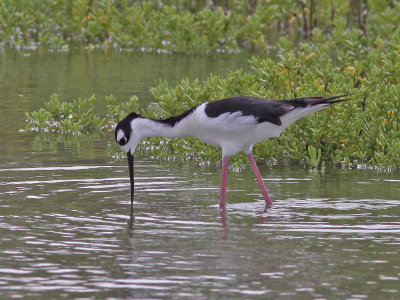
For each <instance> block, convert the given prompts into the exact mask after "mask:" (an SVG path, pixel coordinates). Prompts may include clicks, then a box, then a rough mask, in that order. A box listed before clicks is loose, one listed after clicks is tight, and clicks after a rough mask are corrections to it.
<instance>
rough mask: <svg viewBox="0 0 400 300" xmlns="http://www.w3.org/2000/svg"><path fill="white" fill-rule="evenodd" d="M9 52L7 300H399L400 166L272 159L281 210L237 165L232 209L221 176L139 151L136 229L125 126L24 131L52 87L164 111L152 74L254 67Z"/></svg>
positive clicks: (4, 133) (3, 228) (3, 166)
mask: <svg viewBox="0 0 400 300" xmlns="http://www.w3.org/2000/svg"><path fill="white" fill-rule="evenodd" d="M136 55H138V57H136ZM1 59H2V67H1V69H0V74H1V75H0V76H1V77H0V78H1V84H0V91H1V93H0V98H1V99H0V100H1V101H0V105H1V106H2V109H1V110H0V111H1V120H2V125H3V126H2V127H1V129H0V130H1V132H0V133H1V135H0V143H1V145H2V146H1V156H0V253H1V254H0V298H4V299H9V298H23V299H26V298H45V297H47V298H68V299H70V298H84V299H104V298H108V299H116V298H117V299H119V298H122V299H130V298H138V299H140V298H160V299H176V298H197V299H215V298H236V299H237V298H245V299H398V298H399V296H400V282H399V279H400V220H399V215H400V200H399V199H400V177H399V175H398V173H377V172H375V171H371V170H328V171H327V172H326V173H325V174H321V173H318V172H310V171H308V170H305V169H303V168H299V167H279V166H275V167H270V166H267V165H265V164H262V163H260V172H261V174H262V176H263V179H264V182H265V184H266V186H267V188H268V190H269V193H270V196H271V199H272V200H273V202H274V207H273V208H272V209H269V210H267V211H265V206H264V201H263V198H262V194H261V193H260V191H259V189H258V186H257V183H256V181H255V179H254V178H253V175H252V171H251V168H249V167H248V168H245V169H243V170H242V171H241V172H233V171H232V170H231V171H230V172H229V174H228V192H227V202H228V206H227V209H226V211H225V212H221V211H219V209H218V198H219V180H220V170H219V168H218V167H199V166H196V165H194V164H191V163H188V164H179V163H175V164H174V163H164V162H159V161H155V160H152V159H150V158H147V157H138V158H137V161H136V169H135V174H136V197H135V210H136V212H135V216H136V217H135V223H134V226H133V230H130V229H129V228H128V226H127V221H128V220H129V205H130V203H129V176H128V170H127V166H126V162H124V161H118V162H116V161H114V160H113V159H111V158H110V156H109V155H108V152H109V151H110V149H112V148H111V147H113V146H112V144H113V137H112V133H106V134H104V135H101V136H98V137H94V138H89V139H83V140H78V141H77V140H74V139H71V138H65V137H59V136H56V135H51V136H41V135H34V134H30V133H29V134H26V133H25V134H21V133H18V131H17V130H18V129H19V128H21V127H23V121H24V116H23V112H24V111H29V110H31V109H38V108H39V107H40V106H41V103H42V102H43V101H44V100H47V99H48V95H49V94H51V93H53V92H57V93H59V94H61V95H63V96H65V97H67V98H68V99H72V98H75V97H77V96H87V95H91V94H92V93H96V95H98V96H99V97H102V96H103V95H108V94H111V93H113V94H116V95H117V96H118V97H120V98H121V99H126V98H128V97H129V96H130V95H131V94H132V93H138V94H139V96H140V97H141V99H143V101H147V102H151V101H152V100H151V98H150V96H149V94H148V91H147V89H148V87H150V86H151V85H153V82H154V81H153V80H154V78H158V77H160V78H163V77H165V79H167V80H170V82H171V83H173V82H174V80H175V81H177V80H179V79H180V78H182V77H186V76H188V77H191V78H194V76H195V75H198V76H203V78H204V77H205V76H207V74H206V73H207V70H209V71H210V70H211V71H213V72H214V73H216V71H219V72H222V73H223V72H224V70H223V68H225V70H227V69H228V68H229V64H232V65H234V66H237V67H239V66H241V65H243V66H245V64H246V62H245V59H243V58H238V59H237V60H234V59H231V58H230V59H228V58H226V57H223V56H221V57H219V58H218V57H213V58H210V57H202V56H199V57H197V56H191V57H187V56H173V55H168V56H163V55H151V54H140V53H137V54H134V53H133V54H126V53H125V54H124V53H111V54H107V55H105V54H102V53H92V54H89V55H87V54H86V53H81V52H77V53H68V54H65V53H52V54H40V53H39V54H38V53H36V54H35V53H30V54H29V55H28V56H24V55H23V54H21V53H6V54H3V56H2V58H1ZM231 60H232V61H233V62H232V63H231ZM141 63H143V65H140V64H141ZM204 64H205V65H207V64H208V66H206V67H204V72H201V71H199V69H201V68H203V66H204ZM181 65H182V66H183V67H180V66H181ZM5 66H6V67H7V68H5ZM136 66H138V69H135V67H136ZM213 68H214V69H213ZM193 70H196V72H195V73H193ZM174 73H175V75H173V74H174ZM174 76H175V77H174Z"/></svg>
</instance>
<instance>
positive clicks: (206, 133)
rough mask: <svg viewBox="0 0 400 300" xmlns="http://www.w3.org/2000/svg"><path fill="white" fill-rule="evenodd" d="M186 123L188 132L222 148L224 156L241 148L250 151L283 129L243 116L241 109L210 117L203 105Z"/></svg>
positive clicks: (277, 134)
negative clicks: (188, 122) (189, 121)
mask: <svg viewBox="0 0 400 300" xmlns="http://www.w3.org/2000/svg"><path fill="white" fill-rule="evenodd" d="M182 125H184V124H182ZM187 125H188V127H187V128H186V129H187V135H190V136H194V137H196V138H198V139H200V140H203V141H204V142H206V143H208V144H210V145H213V146H217V147H221V148H222V151H223V155H232V154H234V153H236V152H239V151H245V152H246V153H250V151H251V148H252V146H253V145H254V144H256V143H258V142H260V141H263V140H265V139H268V138H272V137H276V136H279V135H280V133H281V131H282V130H281V126H277V125H275V124H272V123H269V122H263V123H257V121H256V119H255V118H254V117H253V116H243V115H242V113H241V112H236V113H225V114H222V115H220V116H218V117H217V118H209V117H207V116H206V114H205V113H204V105H200V106H199V107H198V109H196V111H195V112H194V116H193V119H192V122H191V124H190V126H189V124H187Z"/></svg>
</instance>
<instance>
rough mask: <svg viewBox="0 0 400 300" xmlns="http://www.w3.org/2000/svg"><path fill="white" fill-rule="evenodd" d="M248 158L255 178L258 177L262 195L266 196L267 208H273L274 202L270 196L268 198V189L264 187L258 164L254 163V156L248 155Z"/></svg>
mask: <svg viewBox="0 0 400 300" xmlns="http://www.w3.org/2000/svg"><path fill="white" fill-rule="evenodd" d="M247 157H248V158H249V161H250V165H251V168H252V169H253V173H254V176H256V179H257V182H258V185H259V187H260V189H261V193H262V194H263V196H264V200H265V203H266V204H267V206H269V207H271V206H272V201H271V199H269V196H268V193H267V189H266V188H265V186H264V183H263V181H262V178H261V175H260V172H259V171H258V168H257V165H256V162H255V161H254V157H253V155H252V154H251V153H250V154H247Z"/></svg>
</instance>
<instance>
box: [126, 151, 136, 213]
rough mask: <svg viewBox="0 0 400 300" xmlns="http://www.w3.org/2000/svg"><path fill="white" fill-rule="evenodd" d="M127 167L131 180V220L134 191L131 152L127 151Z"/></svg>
mask: <svg viewBox="0 0 400 300" xmlns="http://www.w3.org/2000/svg"><path fill="white" fill-rule="evenodd" d="M127 154H128V166H129V177H130V179H131V219H132V217H133V195H134V191H135V187H134V178H133V155H132V154H131V151H128V153H127Z"/></svg>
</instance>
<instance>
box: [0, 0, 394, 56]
mask: <svg viewBox="0 0 400 300" xmlns="http://www.w3.org/2000/svg"><path fill="white" fill-rule="evenodd" d="M399 9H400V4H399V2H398V1H396V0H390V1H385V0H368V1H367V0H350V1H349V0H337V1H332V0H320V1H315V0H301V1H299V0H286V1H281V0H264V1H261V0H253V1H247V0H246V1H234V0H226V1H218V0H214V1H203V0H201V1H183V0H170V1H159V0H149V1H132V0H96V1H93V0H73V1H71V0H41V1H31V0H1V1H0V41H2V43H1V44H2V45H3V46H9V47H13V48H16V49H24V48H29V49H31V48H36V47H37V46H38V45H40V46H46V47H48V48H49V49H54V50H68V49H69V48H70V47H71V46H72V45H76V44H79V45H81V44H82V43H83V44H85V45H87V46H88V47H104V48H110V47H111V48H116V49H140V50H145V51H159V50H162V51H192V52H193V51H216V50H223V51H232V50H233V51H236V50H239V49H254V50H257V51H262V52H265V51H267V50H271V49H275V44H276V43H275V41H276V39H277V38H278V37H279V36H285V38H286V42H288V43H292V41H301V40H302V39H305V40H307V41H315V42H319V40H320V39H321V37H324V36H327V35H332V36H336V37H338V38H340V35H341V33H342V32H343V30H345V29H346V28H349V27H352V28H357V29H358V30H359V33H360V34H361V35H362V36H367V35H372V36H375V37H376V36H378V35H380V36H381V38H382V39H386V38H388V37H390V35H391V34H392V33H395V32H396V31H398V26H397V24H399V21H400V20H399V19H400V16H399V14H398V11H399ZM378 24H379V26H378ZM289 41H290V42H289Z"/></svg>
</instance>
